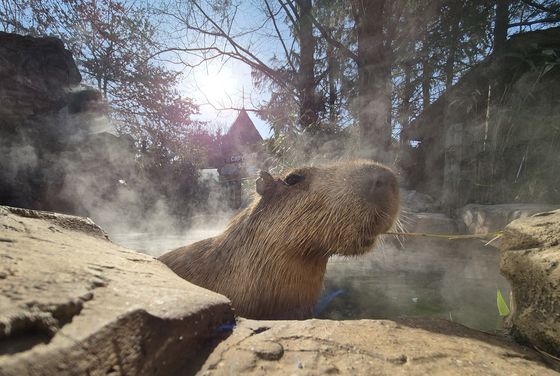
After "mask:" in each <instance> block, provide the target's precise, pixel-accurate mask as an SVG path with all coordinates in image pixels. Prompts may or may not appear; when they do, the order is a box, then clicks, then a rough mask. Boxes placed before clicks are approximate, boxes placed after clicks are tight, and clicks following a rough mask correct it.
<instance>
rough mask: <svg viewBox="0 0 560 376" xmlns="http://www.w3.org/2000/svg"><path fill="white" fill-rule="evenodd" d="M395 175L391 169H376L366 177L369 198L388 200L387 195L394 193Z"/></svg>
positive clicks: (365, 186)
mask: <svg viewBox="0 0 560 376" xmlns="http://www.w3.org/2000/svg"><path fill="white" fill-rule="evenodd" d="M395 187H396V179H395V175H393V173H392V172H391V171H389V170H385V169H376V170H374V171H372V172H371V173H370V174H368V176H367V177H366V178H365V181H364V188H365V189H364V191H365V194H366V196H367V198H368V199H370V200H373V201H374V202H375V201H378V200H383V201H385V200H388V197H387V195H391V194H393V193H394V190H395Z"/></svg>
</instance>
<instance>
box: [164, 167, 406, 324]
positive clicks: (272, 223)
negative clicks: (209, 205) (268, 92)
mask: <svg viewBox="0 0 560 376" xmlns="http://www.w3.org/2000/svg"><path fill="white" fill-rule="evenodd" d="M256 190H257V193H258V194H259V196H258V197H257V198H256V200H255V201H254V203H253V205H251V206H250V207H248V208H247V209H245V210H244V211H243V212H241V213H240V214H239V215H237V216H236V217H235V218H234V219H233V220H232V222H231V223H230V225H229V227H228V228H227V229H226V231H224V233H222V234H221V235H219V236H217V237H214V238H210V239H206V240H203V241H200V242H197V243H194V244H192V245H189V246H186V247H182V248H179V249H176V250H174V251H171V252H169V253H167V254H164V255H163V256H161V257H160V260H161V261H162V262H164V263H165V264H167V265H168V266H169V267H170V268H171V269H172V270H173V271H174V272H175V273H177V274H178V275H179V276H181V277H183V278H185V279H186V280H188V281H191V282H192V283H195V284H197V285H199V286H202V287H205V288H208V289H210V290H213V291H216V292H219V293H221V294H224V295H225V296H227V297H228V298H229V299H230V300H231V301H232V304H233V307H234V308H235V310H236V313H237V314H238V315H240V316H243V317H248V318H256V319H302V318H308V317H311V316H312V314H313V308H314V305H315V303H316V301H317V299H318V297H319V294H320V292H321V288H322V285H323V278H324V274H325V269H326V264H327V261H328V258H329V257H330V256H332V255H334V254H339V255H359V254H363V253H365V252H367V251H368V250H370V249H371V248H372V247H373V246H374V244H375V241H376V238H377V235H379V234H381V233H383V232H386V231H387V230H389V229H390V228H391V227H392V225H393V223H394V221H395V218H396V216H397V213H398V208H399V204H398V203H399V197H398V186H397V181H396V178H395V176H394V174H393V173H392V172H391V171H390V170H389V169H388V168H387V167H384V166H382V165H380V164H377V163H375V162H372V161H352V162H345V163H338V164H335V165H331V166H326V167H306V168H299V169H296V170H293V171H291V172H290V173H289V174H287V175H286V176H284V177H283V178H278V177H277V178H274V177H272V176H271V175H269V174H268V173H266V172H261V176H260V178H259V179H258V180H257V184H256Z"/></svg>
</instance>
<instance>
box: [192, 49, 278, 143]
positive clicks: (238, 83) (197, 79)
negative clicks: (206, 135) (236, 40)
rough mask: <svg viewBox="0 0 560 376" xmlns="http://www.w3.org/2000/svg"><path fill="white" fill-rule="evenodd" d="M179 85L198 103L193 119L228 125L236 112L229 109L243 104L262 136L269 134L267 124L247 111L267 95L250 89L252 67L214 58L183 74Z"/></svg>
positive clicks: (222, 126)
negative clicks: (197, 111) (213, 60)
mask: <svg viewBox="0 0 560 376" xmlns="http://www.w3.org/2000/svg"><path fill="white" fill-rule="evenodd" d="M181 86H182V89H183V90H184V93H185V94H186V95H188V96H190V97H192V98H193V99H195V101H196V102H197V103H198V104H199V106H200V107H199V110H200V115H198V116H196V117H195V118H196V119H199V120H204V121H207V122H209V123H210V127H216V126H218V127H221V128H224V129H227V128H229V126H231V124H233V122H234V120H235V118H236V117H237V115H238V111H237V110H234V109H231V108H241V107H245V108H246V109H247V110H249V111H248V114H249V117H250V118H251V120H253V123H254V124H255V127H256V128H257V130H258V131H259V133H260V134H261V136H262V137H263V138H268V137H270V136H271V135H272V132H271V130H270V127H269V125H268V124H267V123H266V122H264V121H263V120H261V119H260V118H259V117H258V116H257V115H256V113H255V112H253V111H250V110H251V109H254V108H256V105H257V103H258V102H260V101H263V100H265V99H266V98H267V93H266V92H265V93H260V92H257V91H256V90H254V89H253V84H252V79H251V69H250V68H249V67H248V66H247V65H245V64H243V63H241V62H238V61H234V60H229V61H227V62H218V61H215V62H213V63H211V64H208V65H206V66H201V67H197V68H196V69H195V70H193V71H191V72H189V73H188V74H186V75H185V78H184V80H183V82H182V85H181Z"/></svg>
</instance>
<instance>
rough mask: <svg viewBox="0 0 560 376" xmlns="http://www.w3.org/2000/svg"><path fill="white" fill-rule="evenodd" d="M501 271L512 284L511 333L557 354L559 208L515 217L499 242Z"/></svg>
mask: <svg viewBox="0 0 560 376" xmlns="http://www.w3.org/2000/svg"><path fill="white" fill-rule="evenodd" d="M500 270H501V272H502V274H503V275H504V276H505V277H506V278H507V279H509V280H510V282H511V285H512V297H513V299H512V300H513V301H512V302H511V306H512V308H513V312H512V314H511V315H510V316H509V317H508V324H509V325H510V326H511V331H512V333H513V335H514V336H515V337H516V338H518V339H520V340H522V341H524V342H528V343H530V344H532V345H534V346H536V347H538V348H539V349H541V350H543V351H546V352H548V353H550V354H552V355H555V356H557V357H559V356H560V210H555V211H552V212H545V213H540V214H536V215H534V216H532V217H528V218H523V219H518V220H515V221H513V222H512V223H510V224H509V225H508V226H507V227H506V229H505V234H504V236H503V240H502V246H501V264H500Z"/></svg>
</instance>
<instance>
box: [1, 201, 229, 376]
mask: <svg viewBox="0 0 560 376" xmlns="http://www.w3.org/2000/svg"><path fill="white" fill-rule="evenodd" d="M0 260H1V261H0V374H1V375H14V376H15V375H18V376H19V375H30V374H32V375H86V374H88V375H106V374H107V375H109V374H116V375H147V374H149V375H170V374H175V373H176V372H181V373H183V372H188V371H189V370H190V371H193V370H196V369H198V368H199V367H200V364H201V363H202V362H203V361H204V359H205V358H206V356H207V354H208V351H210V350H211V349H210V348H207V346H208V344H209V341H210V340H211V339H212V338H214V337H215V336H216V335H217V334H219V333H218V332H219V331H220V325H221V324H223V323H227V322H230V321H231V320H232V319H233V314H232V311H231V308H230V305H229V301H228V300H227V299H226V298H224V297H223V296H221V295H218V294H214V293H212V292H210V291H207V290H204V289H202V288H199V287H196V286H194V285H192V284H190V283H188V282H186V281H184V280H182V279H180V278H179V277H177V276H176V275H175V274H173V273H172V272H171V271H170V270H169V269H167V267H165V266H164V265H163V264H161V263H160V262H158V261H156V260H155V259H153V258H152V257H150V256H146V255H143V254H139V253H137V252H134V251H131V250H128V249H125V248H122V247H119V246H116V245H114V244H112V243H111V242H110V241H108V240H107V238H106V236H105V234H104V233H103V231H102V230H101V229H100V228H98V227H97V226H96V225H95V224H93V222H91V221H90V220H88V219H83V218H78V217H72V216H66V215H59V214H54V213H47V212H37V211H32V210H25V209H15V208H10V207H0Z"/></svg>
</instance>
